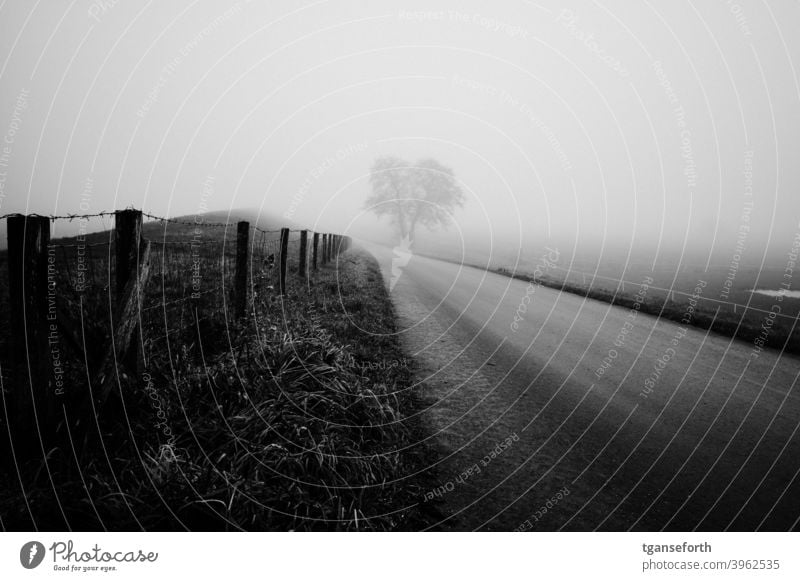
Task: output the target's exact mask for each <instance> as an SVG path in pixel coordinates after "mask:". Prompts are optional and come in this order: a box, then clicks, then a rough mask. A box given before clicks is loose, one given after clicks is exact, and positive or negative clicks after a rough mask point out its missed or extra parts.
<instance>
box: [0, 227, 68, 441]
mask: <svg viewBox="0 0 800 581" xmlns="http://www.w3.org/2000/svg"><path fill="white" fill-rule="evenodd" d="M7 227H8V278H9V295H10V299H11V305H10V306H11V338H12V340H11V345H10V348H11V354H12V361H13V363H12V364H13V366H14V367H13V372H14V378H15V382H14V393H13V395H12V402H13V403H12V405H11V409H9V410H7V413H8V415H9V416H8V417H9V419H10V422H11V423H12V425H13V431H12V438H11V439H12V444H13V446H14V449H15V451H16V452H17V453H18V454H20V455H22V456H23V457H26V456H29V455H31V454H34V453H35V450H37V449H38V450H39V451H40V452H41V448H40V447H39V446H38V442H39V434H42V435H44V434H45V433H48V432H50V430H51V429H52V428H53V427H54V426H55V410H56V401H55V400H56V396H57V395H61V394H63V388H59V387H58V386H57V385H56V382H55V380H56V378H57V375H56V373H54V371H55V366H56V365H57V362H58V361H59V360H60V353H59V350H58V346H57V341H58V325H57V323H56V306H55V300H56V296H55V291H56V287H55V278H54V275H55V253H54V252H53V253H51V252H50V249H49V248H48V246H49V244H50V220H49V218H45V217H39V216H11V217H9V218H8V222H7ZM49 265H52V267H51V268H50V269H48V266H49ZM50 274H52V275H53V277H50V276H49V275H50ZM48 299H49V300H51V301H53V303H52V308H50V305H48ZM50 337H54V338H55V341H56V345H55V346H54V347H53V348H51V346H50V345H48V340H49V338H50ZM53 349H55V350H53ZM54 356H56V357H57V358H53V357H54ZM58 364H60V363H58ZM59 389H62V391H59ZM34 443H36V444H37V445H36V446H34ZM45 445H46V444H45Z"/></svg>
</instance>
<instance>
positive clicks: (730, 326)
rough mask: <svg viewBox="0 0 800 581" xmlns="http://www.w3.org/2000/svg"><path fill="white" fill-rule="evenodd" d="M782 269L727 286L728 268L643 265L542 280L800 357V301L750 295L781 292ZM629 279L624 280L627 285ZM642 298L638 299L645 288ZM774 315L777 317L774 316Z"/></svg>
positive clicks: (521, 272)
mask: <svg viewBox="0 0 800 581" xmlns="http://www.w3.org/2000/svg"><path fill="white" fill-rule="evenodd" d="M534 269H535V267H534V266H533V265H532V264H523V265H522V266H521V267H519V268H516V269H510V268H503V267H499V268H495V269H493V270H494V271H495V272H498V273H499V274H504V275H506V276H512V277H514V278H519V279H522V280H526V281H527V280H530V279H531V273H532V272H533V271H534ZM782 272H783V269H782V268H770V267H765V268H756V267H744V266H743V267H741V268H740V269H739V270H738V271H737V272H736V276H735V277H734V279H733V282H732V284H731V283H730V281H729V282H728V285H729V286H730V288H726V279H727V278H728V275H729V270H728V268H727V267H715V266H710V267H708V268H706V267H705V266H683V267H680V268H679V267H677V266H676V265H662V266H660V267H657V268H655V269H654V268H653V267H652V266H651V265H644V264H639V265H637V264H631V263H629V264H625V265H621V264H619V265H610V264H609V265H602V264H601V265H599V266H598V265H594V266H589V265H585V266H584V267H583V268H580V267H579V268H570V269H567V268H564V267H559V268H550V269H546V270H545V272H544V274H542V276H540V277H538V281H539V282H540V283H541V284H543V285H544V286H548V287H551V288H555V289H558V290H563V291H566V292H570V293H574V294H578V295H581V296H585V297H589V298H592V299H596V300H599V301H603V302H607V303H610V304H614V305H619V306H622V307H625V308H631V307H632V306H633V305H634V303H636V302H637V301H638V302H639V305H640V310H641V311H643V312H646V313H649V314H651V315H656V316H660V317H664V318H667V319H670V320H673V321H676V322H680V321H681V320H685V319H684V318H685V317H686V315H687V312H690V311H691V318H690V321H689V324H691V325H693V326H696V327H700V328H702V329H710V330H711V331H713V332H715V333H719V334H721V335H725V336H727V337H736V338H737V339H740V340H742V341H746V342H748V343H751V344H752V343H754V341H756V340H759V341H760V340H762V339H763V341H764V345H765V346H767V347H769V348H772V349H777V350H779V351H784V352H787V353H792V354H800V326H798V324H797V323H798V316H799V315H800V299H798V298H792V297H791V296H788V295H787V296H783V297H780V298H777V297H771V296H765V295H761V294H757V293H753V292H751V291H752V289H754V288H765V289H778V288H779V287H778V285H779V284H780V282H781V280H782V279H781V273H782ZM623 281H624V282H623ZM644 284H646V285H647V287H648V288H647V290H646V292H644V293H643V294H644V296H643V298H639V293H640V292H641V291H642V288H643V285H644ZM770 313H773V314H772V315H771V314H770Z"/></svg>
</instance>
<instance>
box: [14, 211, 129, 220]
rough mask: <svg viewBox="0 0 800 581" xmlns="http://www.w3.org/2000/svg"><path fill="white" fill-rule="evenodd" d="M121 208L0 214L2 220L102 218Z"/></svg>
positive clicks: (115, 212) (114, 214)
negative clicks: (97, 210) (75, 212)
mask: <svg viewBox="0 0 800 581" xmlns="http://www.w3.org/2000/svg"><path fill="white" fill-rule="evenodd" d="M118 211H119V210H114V211H111V212H109V211H106V212H97V213H95V214H63V215H60V216H58V215H55V214H49V215H45V214H21V213H19V212H12V213H10V214H3V215H2V216H0V220H5V219H6V218H47V219H48V220H69V221H70V222H71V221H72V220H82V219H89V218H101V217H104V216H116V215H117V212H118Z"/></svg>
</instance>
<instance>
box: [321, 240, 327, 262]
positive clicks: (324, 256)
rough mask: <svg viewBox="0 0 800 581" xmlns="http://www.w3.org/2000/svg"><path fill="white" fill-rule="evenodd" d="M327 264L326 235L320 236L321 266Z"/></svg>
mask: <svg viewBox="0 0 800 581" xmlns="http://www.w3.org/2000/svg"><path fill="white" fill-rule="evenodd" d="M326 262H328V235H327V234H323V235H322V265H323V266H324V265H325V263H326Z"/></svg>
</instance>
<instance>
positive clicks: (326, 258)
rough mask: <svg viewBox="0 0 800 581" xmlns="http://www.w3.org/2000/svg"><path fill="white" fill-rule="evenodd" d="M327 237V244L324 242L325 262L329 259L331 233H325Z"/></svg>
mask: <svg viewBox="0 0 800 581" xmlns="http://www.w3.org/2000/svg"><path fill="white" fill-rule="evenodd" d="M325 236H326V238H327V244H325V262H326V263H327V262H330V261H331V237H332V236H333V235H332V234H330V233H328V234H326V235H325Z"/></svg>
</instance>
